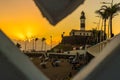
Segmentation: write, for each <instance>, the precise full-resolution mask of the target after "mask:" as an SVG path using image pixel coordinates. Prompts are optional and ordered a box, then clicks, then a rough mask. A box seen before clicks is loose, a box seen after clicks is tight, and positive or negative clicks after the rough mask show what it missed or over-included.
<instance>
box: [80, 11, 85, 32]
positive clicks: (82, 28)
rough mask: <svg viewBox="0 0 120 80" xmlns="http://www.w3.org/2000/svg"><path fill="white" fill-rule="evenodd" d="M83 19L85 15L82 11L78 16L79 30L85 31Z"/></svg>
mask: <svg viewBox="0 0 120 80" xmlns="http://www.w3.org/2000/svg"><path fill="white" fill-rule="evenodd" d="M85 19H86V18H85V13H84V11H82V12H81V16H80V30H85Z"/></svg>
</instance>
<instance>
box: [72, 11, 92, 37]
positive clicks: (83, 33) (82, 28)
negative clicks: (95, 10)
mask: <svg viewBox="0 0 120 80" xmlns="http://www.w3.org/2000/svg"><path fill="white" fill-rule="evenodd" d="M85 19H86V17H85V13H84V11H82V12H81V16H80V30H74V29H73V30H72V31H71V32H70V36H92V34H93V33H92V31H91V30H85V27H86V26H85Z"/></svg>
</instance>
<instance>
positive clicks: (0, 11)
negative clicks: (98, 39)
mask: <svg viewBox="0 0 120 80" xmlns="http://www.w3.org/2000/svg"><path fill="white" fill-rule="evenodd" d="M103 1H106V2H111V0H86V1H85V3H84V4H83V5H81V6H79V7H78V8H77V9H76V10H75V11H74V12H73V13H72V14H70V15H69V16H67V17H66V18H65V19H63V20H62V21H61V22H59V23H58V24H57V25H56V26H52V25H51V24H49V22H48V21H47V20H46V19H45V18H44V17H43V16H42V15H41V12H40V11H39V9H38V7H37V6H36V5H35V3H34V1H33V0H0V29H2V30H3V31H4V32H5V33H6V34H7V35H8V36H9V37H10V38H11V39H17V40H25V39H26V38H32V37H39V38H42V37H45V38H46V39H47V43H48V44H49V43H50V36H52V37H53V43H54V44H57V43H59V42H60V40H61V34H62V32H65V35H69V32H70V31H71V30H72V29H80V27H79V26H80V25H79V24H80V20H79V19H80V13H81V11H82V10H83V11H84V12H85V14H86V29H87V30H88V29H92V28H96V27H97V24H94V23H93V22H98V21H99V18H98V17H96V16H97V14H95V11H96V10H98V9H99V8H100V6H101V5H102V4H100V2H103ZM119 2H120V0H114V3H119ZM107 5H108V6H109V5H110V4H107ZM119 32H120V15H117V16H116V17H115V18H114V19H113V33H115V34H117V33H119Z"/></svg>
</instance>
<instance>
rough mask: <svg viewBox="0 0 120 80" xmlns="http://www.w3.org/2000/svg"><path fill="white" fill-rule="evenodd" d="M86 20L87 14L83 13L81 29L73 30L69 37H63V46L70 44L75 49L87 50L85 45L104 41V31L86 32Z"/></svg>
mask: <svg viewBox="0 0 120 80" xmlns="http://www.w3.org/2000/svg"><path fill="white" fill-rule="evenodd" d="M85 20H86V17H85V13H84V11H82V12H81V16H80V29H79V30H75V29H72V30H71V31H70V33H69V36H62V41H61V44H64V45H66V44H67V45H68V44H69V45H71V46H72V47H73V48H76V49H80V48H81V46H82V47H83V48H85V45H94V44H96V43H98V42H100V41H103V39H104V38H103V33H104V32H103V31H102V30H85V28H86V26H85ZM63 51H64V50H63Z"/></svg>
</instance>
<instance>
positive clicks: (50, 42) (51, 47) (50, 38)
mask: <svg viewBox="0 0 120 80" xmlns="http://www.w3.org/2000/svg"><path fill="white" fill-rule="evenodd" d="M50 48H51V49H52V36H50Z"/></svg>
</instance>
